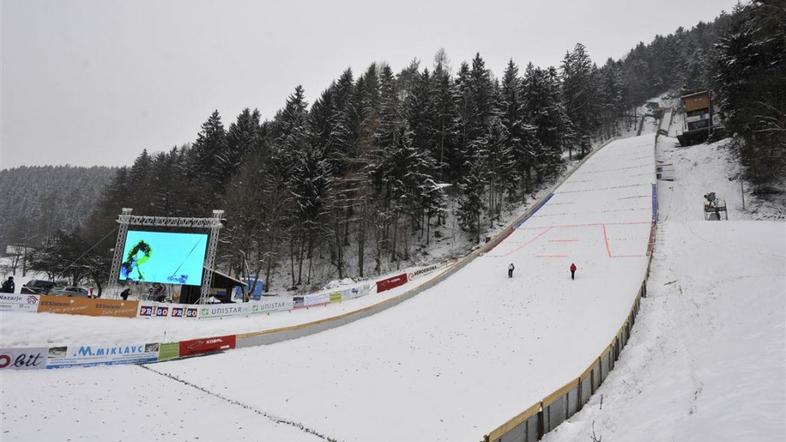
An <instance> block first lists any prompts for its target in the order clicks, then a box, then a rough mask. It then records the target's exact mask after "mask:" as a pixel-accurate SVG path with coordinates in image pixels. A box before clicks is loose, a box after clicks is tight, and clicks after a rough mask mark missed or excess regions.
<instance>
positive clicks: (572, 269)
mask: <svg viewBox="0 0 786 442" xmlns="http://www.w3.org/2000/svg"><path fill="white" fill-rule="evenodd" d="M570 279H576V264H574V263H571V264H570Z"/></svg>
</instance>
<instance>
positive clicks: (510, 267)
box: [508, 263, 516, 278]
mask: <svg viewBox="0 0 786 442" xmlns="http://www.w3.org/2000/svg"><path fill="white" fill-rule="evenodd" d="M515 268H516V267H514V266H513V263H510V265H509V266H508V278H512V277H513V270H514V269H515Z"/></svg>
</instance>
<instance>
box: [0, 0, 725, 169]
mask: <svg viewBox="0 0 786 442" xmlns="http://www.w3.org/2000/svg"><path fill="white" fill-rule="evenodd" d="M0 2H2V3H0V4H1V5H2V8H1V9H0V15H1V16H2V18H1V19H0V23H1V25H2V34H1V36H2V37H1V38H2V53H1V54H0V57H1V58H2V74H1V75H2V77H1V79H0V94H2V96H1V98H0V104H2V106H0V123H2V125H1V126H0V169H3V168H9V167H15V166H19V165H44V164H67V163H68V164H72V165H80V166H89V165H113V166H118V165H127V164H130V163H131V162H132V161H133V159H134V158H135V157H136V156H137V155H138V154H139V153H140V152H141V151H142V149H144V148H147V149H148V150H151V151H160V150H166V149H169V148H170V147H172V146H174V145H181V144H183V143H185V142H189V141H193V140H194V139H195V138H196V135H197V132H198V131H199V127H200V125H201V124H202V122H204V121H205V120H206V119H207V117H208V115H209V114H210V113H211V112H212V111H213V110H214V109H218V111H219V112H220V113H221V115H222V117H223V119H224V124H225V126H226V127H228V126H229V123H230V122H231V121H232V120H234V118H235V117H236V116H237V114H238V113H239V112H240V111H241V110H242V109H243V108H245V107H250V108H255V107H256V108H258V109H259V110H260V111H261V112H262V116H263V118H265V119H268V118H272V116H273V114H274V113H275V111H276V110H277V109H278V108H280V107H281V106H282V105H283V104H284V101H285V99H286V97H287V95H289V94H290V93H291V92H292V90H293V89H294V87H295V86H296V85H298V84H302V85H303V87H304V88H305V90H306V95H307V97H308V100H309V102H313V100H314V98H315V97H316V96H317V95H318V94H319V93H320V92H321V91H322V90H323V89H325V88H326V87H327V86H328V85H329V84H330V82H331V81H332V80H333V79H334V78H336V77H338V75H339V74H340V73H341V72H342V71H343V70H344V69H346V68H347V67H351V68H352V70H353V72H355V74H356V76H357V74H358V73H360V72H362V71H363V70H364V69H365V68H366V67H367V66H368V64H369V63H370V62H372V61H386V62H388V63H390V65H391V67H392V68H393V70H394V71H395V72H398V71H399V70H401V69H402V68H403V67H404V66H405V65H407V64H408V62H409V61H410V60H412V59H413V58H415V57H416V58H418V59H420V60H421V61H422V63H421V66H429V67H430V66H431V61H432V58H433V55H434V53H435V52H436V51H437V49H439V48H445V50H446V51H447V54H448V57H449V58H450V60H451V63H452V65H453V67H454V68H455V67H456V66H458V65H459V63H460V62H461V61H462V60H469V59H471V57H472V56H473V55H474V53H475V52H480V54H481V56H482V57H483V58H484V59H485V60H486V63H487V66H488V67H489V68H491V69H492V71H493V72H494V74H495V75H497V76H501V73H502V69H503V67H504V65H505V63H506V62H507V60H508V59H509V58H511V57H512V58H513V59H514V60H515V61H516V62H517V63H518V64H519V65H521V66H523V65H526V63H527V62H530V61H531V62H533V63H534V64H536V65H540V66H547V65H555V66H556V65H558V64H559V62H560V60H561V59H562V57H563V55H564V54H565V52H566V51H567V50H569V49H571V48H572V47H573V46H574V45H575V43H576V42H582V43H583V44H584V45H585V46H587V48H588V50H589V52H590V55H591V56H592V57H593V59H594V60H595V61H596V62H598V64H602V63H603V62H604V61H605V60H606V59H607V58H608V57H614V58H619V57H622V56H623V55H624V54H625V53H626V52H627V51H628V50H629V49H630V48H632V47H633V46H634V45H635V44H636V43H638V42H639V41H649V40H650V39H651V38H652V37H653V36H655V35H656V34H668V33H671V32H673V31H674V30H675V29H676V28H677V27H678V26H685V27H690V26H692V25H693V24H695V23H696V22H698V21H700V20H704V21H708V20H711V19H713V18H714V17H715V16H717V15H718V14H719V13H720V12H721V10H723V9H725V10H727V11H728V10H730V9H731V8H732V7H733V6H734V4H736V0H659V1H651V0H650V1H643V0H579V1H561V0H510V1H489V0H485V1H481V0H474V1H459V0H438V1H429V2H426V0H394V1H387V2H377V1H370V0H365V1H364V0H359V1H350V0H330V1H324V0H323V1H319V0H314V1H294V0H290V1H273V0H270V1H241V0H235V1H218V0H171V1H163V0H161V1H158V0H133V1H122V0H72V1H65V0H47V1H41V0H0Z"/></svg>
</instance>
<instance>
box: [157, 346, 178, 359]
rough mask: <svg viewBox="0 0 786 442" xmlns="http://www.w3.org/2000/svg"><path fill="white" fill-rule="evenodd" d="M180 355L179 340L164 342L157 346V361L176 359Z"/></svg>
mask: <svg viewBox="0 0 786 442" xmlns="http://www.w3.org/2000/svg"><path fill="white" fill-rule="evenodd" d="M179 357H180V343H179V342H169V343H166V344H160V345H159V346H158V360H159V361H168V360H170V359H177V358H179Z"/></svg>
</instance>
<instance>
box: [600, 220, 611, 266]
mask: <svg viewBox="0 0 786 442" xmlns="http://www.w3.org/2000/svg"><path fill="white" fill-rule="evenodd" d="M602 225H603V241H604V242H605V243H606V253H608V255H609V258H611V248H610V247H609V235H608V233H606V225H605V224H602Z"/></svg>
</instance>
